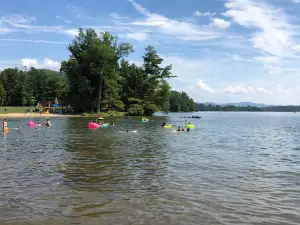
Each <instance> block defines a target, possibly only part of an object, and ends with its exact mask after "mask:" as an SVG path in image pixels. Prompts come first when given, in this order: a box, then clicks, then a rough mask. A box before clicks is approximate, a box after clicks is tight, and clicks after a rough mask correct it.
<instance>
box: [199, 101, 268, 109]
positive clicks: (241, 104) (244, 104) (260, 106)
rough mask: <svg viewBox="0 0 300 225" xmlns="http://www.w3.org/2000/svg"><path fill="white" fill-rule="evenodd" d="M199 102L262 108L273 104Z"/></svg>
mask: <svg viewBox="0 0 300 225" xmlns="http://www.w3.org/2000/svg"><path fill="white" fill-rule="evenodd" d="M199 104H204V105H220V106H226V105H233V106H244V107H245V106H254V107H258V108H264V107H270V106H274V105H266V104H263V103H253V102H240V103H225V104H216V103H213V102H205V103H199Z"/></svg>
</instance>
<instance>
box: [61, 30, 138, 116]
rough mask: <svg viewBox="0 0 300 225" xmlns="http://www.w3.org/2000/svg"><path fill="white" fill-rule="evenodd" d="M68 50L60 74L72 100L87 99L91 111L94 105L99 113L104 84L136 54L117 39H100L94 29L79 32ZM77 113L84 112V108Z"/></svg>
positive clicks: (108, 36) (107, 36)
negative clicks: (118, 64) (123, 62)
mask: <svg viewBox="0 0 300 225" xmlns="http://www.w3.org/2000/svg"><path fill="white" fill-rule="evenodd" d="M68 49H69V51H70V53H71V56H70V59H69V60H68V61H64V62H62V67H61V71H63V72H65V73H66V74H67V76H68V79H69V84H70V91H71V96H72V100H73V102H74V101H80V100H79V99H81V100H84V99H82V97H84V98H86V99H87V100H88V101H87V102H86V105H89V107H90V108H91V109H92V106H93V105H94V104H95V105H96V109H97V112H98V113H100V110H101V100H102V94H103V86H104V85H105V81H106V80H109V79H110V78H111V76H112V75H115V73H113V72H112V71H111V70H112V69H113V68H116V66H117V63H118V61H119V60H120V59H121V58H123V57H125V56H127V55H128V54H129V53H130V52H132V51H133V47H132V46H131V45H130V44H127V43H120V44H118V43H117V38H116V37H114V36H113V35H111V34H110V33H109V32H101V33H100V34H99V35H98V34H97V32H96V31H95V30H93V29H87V30H85V31H84V30H83V29H79V33H78V36H77V37H76V38H75V39H74V40H73V41H72V43H71V44H70V45H69V47H68ZM108 83H109V82H107V84H108ZM81 96H82V97H81ZM75 99H76V100H75ZM77 109H78V110H82V107H78V108H77Z"/></svg>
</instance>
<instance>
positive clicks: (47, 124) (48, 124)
mask: <svg viewBox="0 0 300 225" xmlns="http://www.w3.org/2000/svg"><path fill="white" fill-rule="evenodd" d="M45 125H46V126H47V127H51V123H50V120H49V119H47V123H46V124H45Z"/></svg>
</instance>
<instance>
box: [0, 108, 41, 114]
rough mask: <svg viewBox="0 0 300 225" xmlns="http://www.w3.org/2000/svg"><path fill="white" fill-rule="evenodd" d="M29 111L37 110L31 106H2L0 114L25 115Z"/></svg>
mask: <svg viewBox="0 0 300 225" xmlns="http://www.w3.org/2000/svg"><path fill="white" fill-rule="evenodd" d="M5 109H6V111H5ZM28 109H35V107H30V106H24V107H23V106H0V114H7V113H25V112H28Z"/></svg>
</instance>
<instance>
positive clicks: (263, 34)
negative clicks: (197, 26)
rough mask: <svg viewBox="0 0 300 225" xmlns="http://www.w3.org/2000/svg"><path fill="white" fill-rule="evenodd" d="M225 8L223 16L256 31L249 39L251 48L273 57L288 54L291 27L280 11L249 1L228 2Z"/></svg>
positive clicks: (233, 0)
mask: <svg viewBox="0 0 300 225" xmlns="http://www.w3.org/2000/svg"><path fill="white" fill-rule="evenodd" d="M225 7H226V8H227V9H228V10H227V11H226V12H225V13H223V15H224V16H227V17H230V18H232V19H233V21H234V22H236V23H237V24H239V25H241V26H244V27H246V28H255V29H257V30H258V31H256V32H255V33H254V34H253V36H252V38H251V41H252V43H253V47H255V48H258V49H261V50H263V51H264V52H267V53H269V54H271V55H275V56H286V55H289V54H290V46H291V44H293V38H292V35H293V33H292V32H291V30H292V29H293V26H292V25H291V24H289V22H288V18H287V16H286V15H285V14H284V13H283V12H282V11H281V10H278V9H275V8H273V7H272V6H270V5H268V4H265V3H261V2H256V1H251V0H228V1H227V3H225Z"/></svg>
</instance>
